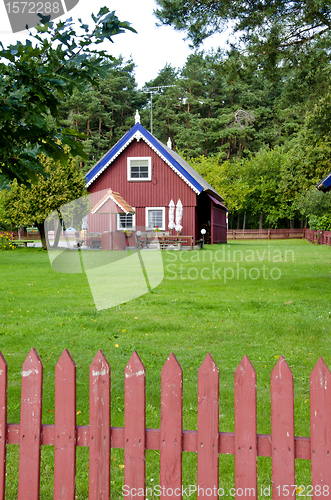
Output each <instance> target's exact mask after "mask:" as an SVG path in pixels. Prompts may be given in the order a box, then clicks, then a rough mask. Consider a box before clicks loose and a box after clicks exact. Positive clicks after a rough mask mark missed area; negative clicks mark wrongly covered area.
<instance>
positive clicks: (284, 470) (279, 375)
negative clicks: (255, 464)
mask: <svg viewBox="0 0 331 500" xmlns="http://www.w3.org/2000/svg"><path fill="white" fill-rule="evenodd" d="M271 436H272V495H273V498H275V499H276V498H282V499H285V498H286V496H288V494H287V495H286V490H284V489H283V487H284V485H291V484H295V446H294V391H293V375H292V372H291V370H290V368H289V367H288V364H287V363H286V361H285V359H284V358H283V356H281V357H280V358H279V360H278V362H277V364H276V366H275V368H274V369H273V371H272V373H271ZM290 494H291V495H292V491H291V492H290Z"/></svg>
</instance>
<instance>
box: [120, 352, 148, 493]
mask: <svg viewBox="0 0 331 500" xmlns="http://www.w3.org/2000/svg"><path fill="white" fill-rule="evenodd" d="M145 415H146V414H145V367H144V365H143V364H142V362H141V359H140V358H139V356H138V354H137V352H136V351H134V353H133V354H132V356H131V358H130V360H129V362H128V364H127V365H126V367H125V413H124V446H125V448H124V486H125V487H126V488H127V490H125V491H124V493H125V494H126V493H127V494H126V498H127V499H128V500H132V499H134V500H135V499H136V497H137V495H138V496H139V498H145V433H146V416H145ZM139 493H140V494H139Z"/></svg>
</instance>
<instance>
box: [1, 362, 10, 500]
mask: <svg viewBox="0 0 331 500" xmlns="http://www.w3.org/2000/svg"><path fill="white" fill-rule="evenodd" d="M7 372H8V370H7V363H6V360H5V358H4V357H3V355H2V353H1V352H0V500H5V477H6V437H7Z"/></svg>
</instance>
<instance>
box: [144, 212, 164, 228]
mask: <svg viewBox="0 0 331 500" xmlns="http://www.w3.org/2000/svg"><path fill="white" fill-rule="evenodd" d="M146 227H147V228H148V229H155V228H158V229H162V230H163V231H164V229H165V208H164V207H146Z"/></svg>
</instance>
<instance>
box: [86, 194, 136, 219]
mask: <svg viewBox="0 0 331 500" xmlns="http://www.w3.org/2000/svg"><path fill="white" fill-rule="evenodd" d="M108 200H112V201H113V202H114V203H115V205H117V206H118V207H119V208H120V209H121V210H123V212H124V213H125V214H128V213H129V212H127V211H126V210H125V208H124V207H122V205H121V204H120V203H118V201H117V200H115V198H113V197H112V195H111V194H109V195H108V196H107V198H106V199H105V200H103V202H102V203H100V205H99V206H98V208H96V209H95V210H94V211H93V212H91V213H92V214H95V213H96V212H98V210H99V208H101V207H102V206H103V205H104V204H105V203H106V202H107V201H108Z"/></svg>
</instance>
